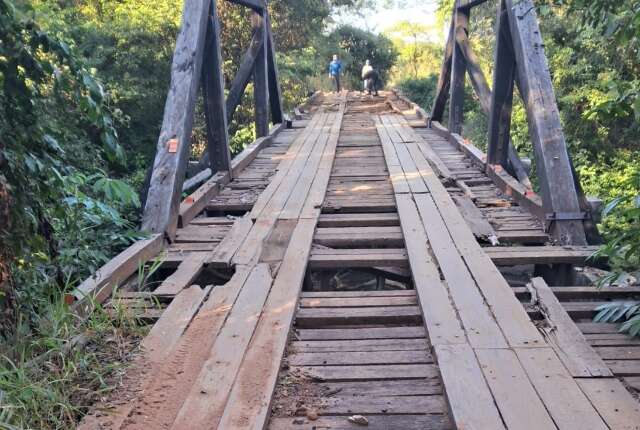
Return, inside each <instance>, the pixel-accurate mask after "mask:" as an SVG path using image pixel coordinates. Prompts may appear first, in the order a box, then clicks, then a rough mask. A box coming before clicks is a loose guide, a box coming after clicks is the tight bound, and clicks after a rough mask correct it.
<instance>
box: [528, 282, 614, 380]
mask: <svg viewBox="0 0 640 430" xmlns="http://www.w3.org/2000/svg"><path fill="white" fill-rule="evenodd" d="M531 288H533V290H534V291H535V292H536V296H537V299H538V302H539V304H540V307H541V309H542V313H543V315H544V316H545V319H546V320H547V321H548V323H549V326H550V327H549V328H548V329H547V328H542V329H543V330H544V331H545V333H546V337H547V340H548V341H549V342H550V343H551V346H552V347H553V349H554V350H555V351H556V353H557V354H558V357H559V358H560V360H562V362H563V363H564V365H565V366H566V367H567V369H568V370H569V372H570V373H571V375H572V376H574V377H588V376H592V377H593V376H613V375H612V374H611V371H610V370H609V368H608V367H607V365H606V364H605V363H604V361H603V360H602V358H600V356H598V354H597V353H596V352H595V351H594V350H593V348H592V347H591V346H590V345H589V343H588V342H587V340H586V339H585V337H584V335H583V334H582V333H581V332H580V330H579V329H578V327H576V325H575V323H574V322H573V320H572V319H571V318H570V317H569V315H568V314H567V312H566V311H565V309H564V308H563V307H562V304H561V303H560V301H558V298H557V297H556V296H555V294H554V293H553V291H552V290H551V288H549V286H548V285H547V284H546V282H544V279H542V278H533V279H532V280H531Z"/></svg>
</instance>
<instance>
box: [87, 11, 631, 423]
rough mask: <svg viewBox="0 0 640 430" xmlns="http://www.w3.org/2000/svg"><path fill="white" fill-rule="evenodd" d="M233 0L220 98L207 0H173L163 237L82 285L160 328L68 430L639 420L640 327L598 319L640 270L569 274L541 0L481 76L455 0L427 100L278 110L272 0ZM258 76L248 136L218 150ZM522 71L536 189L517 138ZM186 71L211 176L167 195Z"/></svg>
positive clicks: (161, 155) (580, 250) (577, 245)
mask: <svg viewBox="0 0 640 430" xmlns="http://www.w3.org/2000/svg"><path fill="white" fill-rule="evenodd" d="M236 3H241V4H243V5H245V6H248V7H251V8H253V9H254V11H255V12H254V16H253V19H252V25H253V29H254V32H253V39H252V44H251V46H250V48H249V50H248V51H247V54H246V55H245V57H244V59H243V61H242V67H241V69H240V71H239V73H238V76H237V77H236V79H234V82H233V84H232V87H231V91H230V92H229V93H228V95H227V97H226V99H225V95H224V85H223V81H222V74H221V71H220V64H221V59H220V46H219V37H218V23H217V15H216V2H215V1H211V0H186V2H185V13H184V21H183V29H182V31H181V33H180V35H179V37H178V41H177V48H176V54H175V57H174V64H173V68H172V83H171V89H170V92H169V96H168V99H167V104H166V110H165V117H164V122H163V127H162V132H161V135H160V138H159V141H158V151H157V156H156V159H155V163H154V168H153V175H152V181H151V187H150V190H149V194H148V198H147V203H146V208H145V214H144V224H143V228H144V229H146V230H148V231H151V232H152V233H153V235H152V236H151V237H150V238H149V239H147V240H143V241H140V242H138V243H136V244H134V245H132V246H131V247H130V248H129V249H127V250H126V251H124V252H123V253H122V254H120V255H119V256H117V257H116V258H115V259H114V260H112V261H111V262H109V263H108V264H107V265H106V266H104V267H103V268H102V269H101V270H100V271H99V272H98V273H97V274H96V276H95V277H93V278H91V279H88V280H87V281H85V282H84V283H83V284H82V285H81V286H80V287H79V288H78V290H77V292H76V303H75V304H74V306H75V307H76V309H77V310H78V312H80V313H82V314H85V315H86V314H87V313H88V312H91V309H92V307H93V306H94V305H95V303H96V302H104V303H105V306H107V308H111V309H114V310H115V309H121V308H122V307H125V308H127V309H130V310H131V311H132V312H134V313H135V315H136V316H137V317H138V318H140V319H143V320H145V321H147V322H149V323H150V324H153V326H152V328H151V330H150V332H149V334H148V336H147V337H146V338H145V339H144V341H143V345H142V346H143V352H142V353H141V354H140V356H139V357H138V358H137V359H136V362H135V363H134V366H133V367H132V368H131V369H130V370H129V372H128V375H127V378H126V380H125V383H124V385H123V387H122V388H121V389H120V390H119V391H118V392H116V394H115V395H114V396H112V398H110V399H107V400H106V401H105V403H104V404H102V405H99V406H98V407H97V408H96V411H95V412H94V413H93V414H92V415H90V416H88V417H87V418H86V419H85V420H84V422H83V423H82V425H81V428H82V429H98V428H109V429H164V428H171V429H187V428H193V429H225V430H228V429H262V428H269V429H274V430H276V429H277V430H284V429H287V430H289V429H355V428H370V429H405V430H408V429H453V428H459V429H480V430H491V429H637V428H640V405H639V404H638V401H637V393H636V391H635V390H637V389H640V342H639V341H637V340H634V339H632V338H628V337H626V336H624V335H621V334H618V333H617V328H616V327H615V326H612V325H608V324H595V323H592V322H591V318H592V316H593V314H594V309H595V307H596V306H597V305H599V304H601V303H604V302H607V301H611V300H621V299H629V298H634V297H637V296H638V295H640V289H638V288H604V289H602V290H600V291H597V290H596V289H595V288H594V287H592V286H585V283H584V282H583V281H582V278H584V276H580V274H581V273H580V269H579V268H580V267H583V266H585V265H586V262H587V259H588V257H589V256H590V255H591V254H592V253H593V251H594V249H595V246H594V245H595V244H596V243H597V242H596V241H597V231H596V230H595V228H594V223H593V221H592V220H591V215H590V210H589V204H588V201H587V200H586V198H585V197H584V195H583V193H582V191H581V189H580V186H579V181H578V179H577V176H576V174H575V172H574V171H573V169H572V166H571V161H570V158H569V154H568V152H567V149H566V145H565V141H564V137H563V133H562V129H561V126H560V120H559V115H558V110H557V107H556V103H555V98H554V95H553V89H552V86H551V79H550V75H549V71H548V68H547V64H546V59H545V56H544V51H543V43H542V39H541V36H540V32H539V29H538V23H537V18H536V13H535V9H534V7H533V4H532V2H531V0H521V1H517V2H516V1H512V0H501V1H500V5H499V9H498V26H497V30H496V34H497V35H498V36H499V37H497V40H498V42H497V49H496V59H495V60H496V64H495V71H496V72H495V76H494V79H493V82H494V84H493V90H490V89H489V86H488V84H487V81H486V79H485V78H484V76H483V75H482V73H481V71H480V68H479V67H478V65H477V60H476V57H475V55H474V53H473V52H472V50H471V49H470V46H469V43H468V38H469V34H468V31H467V22H468V20H469V17H470V11H471V10H472V7H473V6H475V5H477V4H479V3H481V1H478V0H475V1H470V2H460V1H458V2H457V3H456V7H455V9H454V11H453V17H452V22H451V31H450V35H449V41H448V44H447V49H446V55H445V60H444V64H443V68H442V75H441V78H440V82H439V85H438V95H437V97H436V101H435V103H434V107H433V111H432V112H431V113H430V114H426V113H425V112H424V111H423V110H421V109H420V108H419V107H417V106H416V105H415V104H413V103H411V102H410V101H409V100H407V99H405V98H403V97H402V96H400V95H398V94H396V93H390V92H387V93H382V96H381V97H373V98H371V97H367V96H362V95H360V94H359V93H352V92H350V93H347V92H342V93H340V94H316V95H315V96H314V97H313V98H312V99H311V100H309V102H308V103H307V104H305V105H303V106H301V107H299V108H298V109H296V117H295V119H294V120H293V123H292V125H291V127H289V128H288V127H287V126H286V125H287V124H286V122H287V121H286V119H285V117H284V115H283V114H282V108H281V103H280V91H279V87H278V80H277V76H278V75H277V67H276V63H275V49H274V48H275V47H274V44H273V40H272V37H271V31H270V24H269V17H268V13H267V10H266V8H265V4H264V3H262V1H261V0H244V1H239V0H236ZM465 73H468V75H469V78H470V81H471V83H472V85H473V88H474V90H475V91H476V93H477V95H478V97H479V99H480V101H481V103H482V106H483V108H484V109H486V111H487V113H488V114H489V115H488V116H489V118H490V127H489V130H490V131H489V142H488V154H487V155H486V156H485V154H484V153H483V152H482V151H480V150H479V149H478V148H477V147H475V146H474V145H473V144H472V143H470V142H468V141H466V140H464V139H463V138H462V137H461V135H460V134H459V133H460V132H461V131H462V126H463V117H462V112H463V106H462V103H463V92H462V91H463V88H464V84H465ZM252 76H253V79H254V88H255V96H256V97H255V100H256V131H257V134H258V136H259V138H258V139H257V140H256V141H255V142H254V143H253V144H251V145H250V146H248V147H247V148H246V149H245V150H244V151H243V152H242V153H240V154H239V155H238V156H236V157H235V158H234V159H233V160H231V159H230V157H229V149H228V136H227V122H228V119H229V118H230V115H231V114H232V112H233V111H234V110H235V107H236V106H237V104H238V101H239V99H240V96H241V95H242V93H243V92H244V89H245V87H246V86H247V83H248V82H249V80H250V79H251V77H252ZM200 83H202V85H200ZM514 83H515V85H516V86H517V87H518V88H519V93H520V94H521V95H522V97H523V99H524V102H525V106H526V109H527V117H528V121H529V126H530V130H531V136H530V137H531V141H532V143H533V146H534V149H535V164H536V168H537V171H536V173H537V178H538V181H539V184H540V195H537V194H535V193H534V192H533V191H532V189H531V186H530V182H529V179H528V177H527V173H526V169H525V168H524V166H523V163H522V162H521V161H520V159H519V158H518V156H517V153H516V152H515V151H514V150H513V147H512V145H511V143H510V139H509V122H510V112H511V102H512V97H513V92H514ZM200 87H202V88H203V89H204V97H205V106H206V113H207V125H208V138H209V150H208V160H209V168H210V171H211V172H212V173H213V174H212V176H211V177H210V178H208V179H207V180H206V181H205V182H204V183H203V184H202V185H201V186H200V187H199V188H198V189H197V190H196V191H195V192H193V193H192V194H191V195H189V196H188V197H186V198H184V199H181V195H182V190H183V183H184V180H185V171H186V167H187V159H188V156H189V141H190V136H191V128H192V122H193V112H194V108H195V104H196V99H197V95H198V90H199V88H200ZM447 101H448V112H449V119H448V128H445V127H444V126H443V125H442V124H441V121H442V120H443V113H444V112H445V110H446V109H445V104H446V103H447ZM269 112H270V115H271V121H272V122H273V123H274V124H276V125H275V126H273V127H272V128H271V130H269V129H268V125H269V116H268V114H269ZM156 259H160V260H161V261H162V266H161V268H160V270H159V271H158V272H157V273H156V274H155V275H154V277H153V279H152V281H153V282H152V283H150V284H149V285H150V286H149V285H144V286H140V285H138V283H137V282H136V279H138V276H137V274H136V272H137V269H138V267H139V265H140V264H144V263H149V262H151V261H153V260H156ZM596 263H598V264H606V262H596V261H590V264H596ZM365 426H366V427H365Z"/></svg>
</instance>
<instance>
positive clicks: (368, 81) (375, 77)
mask: <svg viewBox="0 0 640 430" xmlns="http://www.w3.org/2000/svg"><path fill="white" fill-rule="evenodd" d="M362 79H364V84H365V85H364V86H365V88H366V89H367V93H369V95H371V93H372V92H373V95H374V96H378V86H379V85H380V75H379V74H378V72H376V70H375V69H373V68H371V69H370V70H368V71H367V72H366V73H364V74H363V75H362Z"/></svg>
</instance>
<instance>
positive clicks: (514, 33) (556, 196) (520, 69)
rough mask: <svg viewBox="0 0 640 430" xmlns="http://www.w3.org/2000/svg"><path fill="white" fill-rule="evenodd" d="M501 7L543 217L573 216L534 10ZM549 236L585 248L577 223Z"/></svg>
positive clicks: (515, 4) (563, 223) (529, 4)
mask: <svg viewBox="0 0 640 430" xmlns="http://www.w3.org/2000/svg"><path fill="white" fill-rule="evenodd" d="M505 7H506V10H507V15H508V18H509V27H510V30H511V39H512V40H513V47H514V52H515V57H516V65H517V67H516V68H517V74H518V82H519V88H520V94H521V95H522V98H523V100H524V105H525V108H526V110H527V120H528V123H529V134H530V136H531V141H532V142H533V147H534V152H535V154H536V168H537V172H538V179H539V183H540V191H541V195H542V201H543V205H544V208H545V211H546V212H547V213H565V214H567V213H569V214H578V213H580V204H579V202H578V196H577V191H576V188H575V184H574V177H573V174H572V172H571V163H570V160H569V153H568V151H567V145H566V142H565V138H564V133H563V131H562V125H561V122H560V113H559V111H558V106H557V105H556V99H555V94H554V91H553V84H552V81H551V75H550V73H549V66H548V64H547V59H546V56H545V53H544V41H543V40H542V35H541V33H540V27H539V26H538V19H537V13H536V10H535V6H534V4H533V1H532V0H522V1H513V0H505ZM542 107H544V109H542ZM551 231H552V233H553V236H554V237H555V238H556V239H557V240H558V241H559V242H560V243H561V244H571V245H586V244H587V243H586V237H585V232H584V227H583V225H582V221H581V220H557V221H555V222H554V223H552V226H551Z"/></svg>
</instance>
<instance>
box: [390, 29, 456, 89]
mask: <svg viewBox="0 0 640 430" xmlns="http://www.w3.org/2000/svg"><path fill="white" fill-rule="evenodd" d="M432 33H433V28H431V27H429V26H426V25H423V24H416V23H413V22H410V21H401V22H398V23H396V24H395V25H394V26H392V27H391V28H389V29H388V30H386V31H385V35H386V36H387V37H389V38H390V39H391V41H392V42H393V44H394V46H395V47H396V49H397V51H398V61H397V63H396V64H395V66H394V68H393V76H394V79H395V80H396V81H402V80H404V79H418V77H422V76H428V75H432V74H437V73H439V71H440V66H441V64H442V55H443V47H442V46H440V44H437V45H436V44H434V43H433V42H432V41H431V40H430V38H431V35H432Z"/></svg>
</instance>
